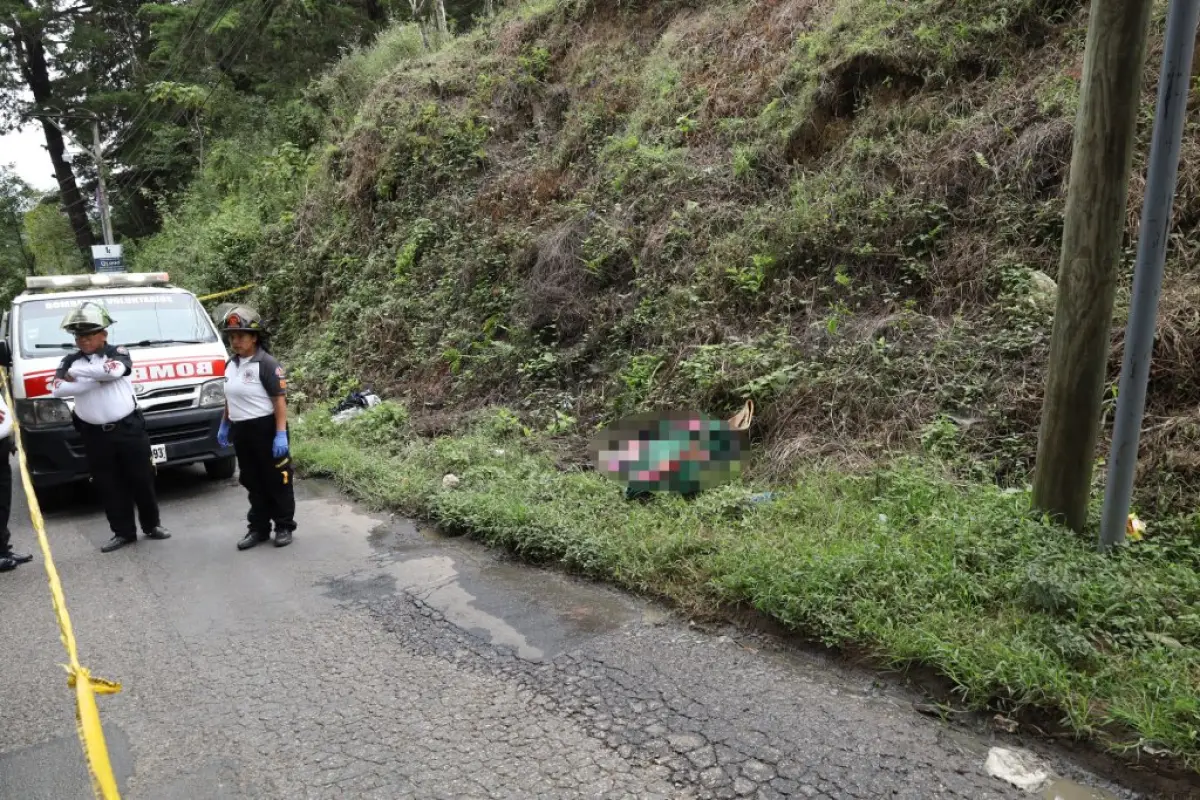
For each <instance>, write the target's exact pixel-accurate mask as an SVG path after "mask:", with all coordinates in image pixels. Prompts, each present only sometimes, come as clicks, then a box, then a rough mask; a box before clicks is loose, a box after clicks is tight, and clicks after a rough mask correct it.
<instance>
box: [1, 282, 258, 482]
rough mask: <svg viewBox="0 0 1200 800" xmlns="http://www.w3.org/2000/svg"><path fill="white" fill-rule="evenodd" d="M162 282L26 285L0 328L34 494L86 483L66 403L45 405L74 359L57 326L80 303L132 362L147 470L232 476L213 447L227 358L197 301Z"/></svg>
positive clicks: (230, 464)
mask: <svg viewBox="0 0 1200 800" xmlns="http://www.w3.org/2000/svg"><path fill="white" fill-rule="evenodd" d="M169 281H170V279H169V276H168V275H167V273H165V272H129V273H98V274H84V275H50V276H44V277H30V278H26V280H25V286H26V290H25V291H24V292H22V293H21V294H19V295H17V297H16V298H14V299H13V302H12V308H11V309H10V310H9V311H8V312H6V313H5V314H4V317H3V322H2V323H0V362H2V363H4V365H5V366H6V367H8V369H9V374H10V377H11V380H12V386H11V387H10V388H11V390H12V397H13V403H14V404H15V406H16V409H15V410H16V413H17V419H18V420H19V421H20V423H21V441H22V444H23V445H24V447H25V453H26V456H27V458H28V461H29V470H30V475H31V477H32V478H33V483H34V486H36V487H38V488H48V487H52V486H58V485H62V484H67V483H71V482H73V481H77V480H85V479H87V477H88V468H87V461H86V458H85V456H84V452H83V443H82V442H81V441H80V438H79V434H78V433H77V432H76V431H75V428H74V426H72V424H71V409H72V406H73V403H72V401H70V400H56V399H54V398H53V397H51V396H50V388H51V385H52V384H53V381H54V372H55V370H56V369H57V368H58V365H59V362H60V361H62V358H63V356H65V355H67V354H68V353H70V352H72V351H73V350H74V349H75V342H74V340H73V339H72V337H71V336H70V334H68V333H67V332H66V331H64V330H63V329H62V328H60V327H59V323H61V322H62V319H63V317H64V316H65V315H66V314H67V312H68V311H70V310H71V309H72V308H74V307H76V306H78V305H79V304H80V303H82V302H83V301H85V300H90V301H92V302H95V303H98V304H100V305H103V306H104V307H105V308H107V309H108V313H109V315H110V316H111V317H112V319H113V324H112V327H110V328H109V329H108V341H109V343H110V344H115V345H124V346H125V347H127V348H128V349H129V352H130V355H131V356H132V357H133V375H132V376H131V377H132V381H133V389H134V394H135V396H136V400H137V404H138V407H139V408H141V410H142V413H143V414H144V415H145V417H146V429H147V432H148V433H149V435H150V447H151V457H152V459H153V461H154V463H155V464H157V465H160V466H176V465H184V464H194V463H203V464H204V467H205V469H206V470H207V472H208V474H209V476H210V477H212V478H217V479H227V478H230V477H232V476H233V474H234V469H235V465H236V462H235V460H234V454H233V448H222V447H220V446H219V445H218V444H217V428H218V427H219V426H220V423H221V415H222V412H223V410H224V407H225V377H224V376H225V362H226V359H227V358H228V353H227V351H226V349H225V345H224V343H223V342H222V341H221V337H220V335H219V334H218V332H217V329H216V326H215V325H214V324H213V321H212V319H211V318H210V317H209V316H208V314H207V313H206V312H205V310H204V307H203V306H202V305H201V304H200V301H199V300H198V299H197V298H196V296H195V295H194V294H192V293H191V292H189V291H186V290H184V289H180V288H178V287H175V286H172V285H171V284H170V282H169Z"/></svg>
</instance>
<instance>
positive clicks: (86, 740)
mask: <svg viewBox="0 0 1200 800" xmlns="http://www.w3.org/2000/svg"><path fill="white" fill-rule="evenodd" d="M0 379H3V381H4V398H5V400H6V401H7V403H8V413H9V414H11V415H12V423H13V430H12V435H13V437H14V441H15V442H16V443H17V456H18V460H19V461H20V465H21V482H22V483H23V484H24V486H25V497H26V498H27V499H28V500H29V518H30V520H31V521H32V522H33V530H34V532H35V533H36V534H37V538H38V544H40V545H41V548H42V558H43V560H44V562H45V565H46V576H47V577H48V578H49V579H50V597H51V599H52V600H53V602H54V616H56V617H57V618H58V631H59V634H60V635H61V637H62V643H63V647H65V648H66V650H67V660H68V663H67V664H64V665H63V667H64V669H66V671H67V685H68V686H70V687H71V688H73V689H74V690H75V728H76V730H77V731H78V733H79V741H80V743H81V744H82V745H83V754H84V756H85V757H86V758H87V764H88V772H89V773H90V774H91V778H92V791H93V792H95V794H96V797H98V798H101V800H120V794H118V793H117V781H116V778H114V777H113V771H112V763H111V762H110V761H109V758H108V746H107V744H105V742H104V729H103V728H102V727H101V726H100V711H99V709H97V707H96V695H97V694H116V693H117V692H119V691H121V684H119V683H113V682H112V681H106V680H103V679H101V678H93V677H92V675H91V673H90V672H88V670H87V668H85V667H84V666H82V665H81V664H80V663H79V651H78V648H77V647H76V645H75V634H74V632H72V630H71V617H70V616H69V615H68V614H67V600H66V598H65V597H64V596H63V590H62V583H61V582H60V581H59V579H58V570H57V569H55V567H54V557H53V555H52V554H51V553H50V540H49V539H48V538H46V522H45V520H44V519H43V518H42V509H41V506H39V505H38V501H37V495H36V494H35V493H34V490H33V481H32V480H31V479H30V477H29V465H28V463H27V461H26V459H25V448H24V446H22V444H21V429H20V424H19V422H18V420H17V409H16V406H15V404H14V403H13V400H12V393H11V392H9V389H8V370H6V369H4V368H3V367H0ZM0 456H3V454H0ZM3 457H5V458H7V456H3Z"/></svg>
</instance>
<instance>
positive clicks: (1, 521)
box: [0, 436, 12, 558]
mask: <svg viewBox="0 0 1200 800" xmlns="http://www.w3.org/2000/svg"><path fill="white" fill-rule="evenodd" d="M11 452H12V437H11V436H5V437H4V438H3V439H0V558H4V554H5V553H7V552H8V548H9V547H11V546H12V545H11V544H10V543H9V536H10V535H11V534H10V532H9V530H8V518H9V516H10V515H11V514H12V462H10V461H9V460H8V457H9V454H10V453H11Z"/></svg>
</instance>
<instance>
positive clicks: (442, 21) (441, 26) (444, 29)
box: [433, 0, 450, 36]
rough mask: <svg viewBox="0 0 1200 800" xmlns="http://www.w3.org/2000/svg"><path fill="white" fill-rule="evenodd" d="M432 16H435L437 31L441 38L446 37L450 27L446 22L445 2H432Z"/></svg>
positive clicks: (435, 0) (440, 0)
mask: <svg viewBox="0 0 1200 800" xmlns="http://www.w3.org/2000/svg"><path fill="white" fill-rule="evenodd" d="M433 10H434V14H436V15H437V29H438V33H440V34H441V35H442V36H447V35H448V34H449V33H450V25H449V23H447V22H446V2H445V0H433Z"/></svg>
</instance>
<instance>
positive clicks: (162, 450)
mask: <svg viewBox="0 0 1200 800" xmlns="http://www.w3.org/2000/svg"><path fill="white" fill-rule="evenodd" d="M150 460H151V461H153V462H154V463H155V464H162V463H163V462H164V461H166V460H167V446H166V445H165V444H152V445H150Z"/></svg>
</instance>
